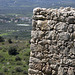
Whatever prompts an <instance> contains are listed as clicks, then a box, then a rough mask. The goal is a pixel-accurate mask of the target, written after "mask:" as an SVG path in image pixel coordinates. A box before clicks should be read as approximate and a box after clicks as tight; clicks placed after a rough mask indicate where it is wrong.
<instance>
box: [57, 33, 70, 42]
mask: <svg viewBox="0 0 75 75" xmlns="http://www.w3.org/2000/svg"><path fill="white" fill-rule="evenodd" d="M58 36H59V38H58V39H59V40H64V41H68V40H69V39H70V35H69V33H67V32H62V33H59V34H58Z"/></svg>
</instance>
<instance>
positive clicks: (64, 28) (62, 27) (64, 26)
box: [56, 22, 68, 32]
mask: <svg viewBox="0 0 75 75" xmlns="http://www.w3.org/2000/svg"><path fill="white" fill-rule="evenodd" d="M67 26H68V25H67V24H66V23H63V22H59V23H57V24H56V30H57V31H59V32H61V31H67Z"/></svg>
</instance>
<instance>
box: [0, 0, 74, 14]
mask: <svg viewBox="0 0 75 75" xmlns="http://www.w3.org/2000/svg"><path fill="white" fill-rule="evenodd" d="M61 6H62V7H66V6H70V7H75V0H0V14H2V13H18V14H26V13H28V14H30V13H31V12H32V10H33V8H35V7H45V8H59V7H61Z"/></svg>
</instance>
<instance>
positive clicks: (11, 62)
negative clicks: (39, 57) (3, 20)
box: [0, 39, 30, 75]
mask: <svg viewBox="0 0 75 75" xmlns="http://www.w3.org/2000/svg"><path fill="white" fill-rule="evenodd" d="M5 40H6V41H4V42H0V75H28V64H29V55H30V44H29V40H12V43H9V41H8V40H7V39H5Z"/></svg>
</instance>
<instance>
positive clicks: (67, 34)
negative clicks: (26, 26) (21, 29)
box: [28, 7, 75, 75]
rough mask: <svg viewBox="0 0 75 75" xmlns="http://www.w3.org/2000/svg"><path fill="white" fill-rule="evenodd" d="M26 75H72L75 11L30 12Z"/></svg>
mask: <svg viewBox="0 0 75 75" xmlns="http://www.w3.org/2000/svg"><path fill="white" fill-rule="evenodd" d="M32 25H33V30H32V31H31V37H32V39H31V47H30V48H31V53H30V60H29V70H28V71H29V75H75V8H70V7H66V8H62V7H61V8H59V9H46V8H39V7H38V8H35V9H34V10H33V21H32Z"/></svg>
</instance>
